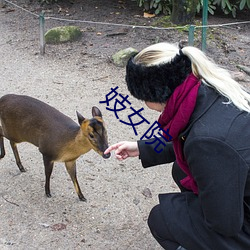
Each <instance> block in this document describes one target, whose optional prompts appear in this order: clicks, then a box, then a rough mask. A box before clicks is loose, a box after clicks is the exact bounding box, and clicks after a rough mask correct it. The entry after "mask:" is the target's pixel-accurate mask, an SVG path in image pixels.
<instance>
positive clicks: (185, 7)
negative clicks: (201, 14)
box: [171, 0, 198, 25]
mask: <svg viewBox="0 0 250 250" xmlns="http://www.w3.org/2000/svg"><path fill="white" fill-rule="evenodd" d="M197 4H198V0H173V8H172V13H171V22H172V23H174V24H178V25H185V24H192V23H193V22H194V18H195V14H196V6H197Z"/></svg>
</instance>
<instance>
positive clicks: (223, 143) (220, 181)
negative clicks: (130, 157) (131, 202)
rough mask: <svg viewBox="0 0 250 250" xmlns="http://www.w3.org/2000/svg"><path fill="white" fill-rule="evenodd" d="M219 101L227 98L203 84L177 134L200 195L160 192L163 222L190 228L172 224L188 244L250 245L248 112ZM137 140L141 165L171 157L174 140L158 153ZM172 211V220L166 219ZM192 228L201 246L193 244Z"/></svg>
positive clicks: (210, 246)
mask: <svg viewBox="0 0 250 250" xmlns="http://www.w3.org/2000/svg"><path fill="white" fill-rule="evenodd" d="M223 102H227V99H225V98H224V97H222V96H221V95H220V94H218V93H217V92H216V91H215V90H213V89H212V88H209V87H207V86H205V85H203V84H202V85H201V87H200V89H199V92H198V97H197V103H196V107H195V110H194V112H193V114H192V116H191V119H190V122H189V125H188V126H187V128H186V129H185V131H183V132H182V133H181V134H180V136H179V139H180V140H182V141H183V150H184V155H185V158H186V160H187V163H188V166H189V168H190V170H191V173H192V175H193V177H194V179H195V181H196V183H197V185H198V188H199V194H198V196H196V195H195V194H193V193H192V192H186V193H178V194H177V193H175V194H163V195H160V204H161V207H162V211H163V213H165V216H166V222H167V223H171V221H172V223H173V224H175V223H176V224H179V225H180V226H179V227H188V228H189V230H190V235H189V237H186V236H185V235H184V236H183V234H182V233H181V232H182V229H181V230H180V228H178V226H176V225H173V233H174V234H175V235H176V237H180V238H182V239H181V240H182V241H184V243H185V242H186V241H189V243H188V244H184V243H183V244H181V245H182V246H183V247H187V249H193V250H194V249H215V250H216V249H218V250H220V249H234V250H237V249H250V172H249V167H250V113H247V112H243V111H240V110H239V109H237V108H236V107H235V106H234V105H233V104H224V103H223ZM138 145H139V151H140V159H141V162H142V165H143V166H144V167H149V166H154V165H158V164H163V163H170V162H173V161H175V155H174V151H173V147H172V143H168V144H167V145H166V146H165V148H164V151H163V152H161V153H156V152H155V151H154V145H152V144H145V141H139V142H138ZM177 201H178V202H177ZM171 206H174V210H173V211H172V210H171V209H170V207H171ZM175 211H176V212H175ZM178 211H179V213H178ZM183 211H186V215H185V213H184V212H183ZM171 212H172V215H171V216H176V219H175V220H174V219H172V218H171V219H169V213H171ZM182 212H183V213H184V214H183V215H182ZM185 216H186V217H185ZM187 216H188V217H187ZM183 220H184V221H183ZM183 233H185V231H183ZM192 233H193V234H194V235H193V237H195V236H196V237H198V238H199V239H197V242H199V241H200V242H202V243H201V244H200V245H199V243H197V244H196V243H195V244H192V243H193V242H194V241H195V239H193V240H190V239H192V236H191V234H192ZM178 235H179V236H178ZM179 243H181V242H179ZM188 247H189V248H188ZM199 247H202V248H199Z"/></svg>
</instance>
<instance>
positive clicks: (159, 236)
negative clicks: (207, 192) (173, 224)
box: [148, 162, 188, 250]
mask: <svg viewBox="0 0 250 250" xmlns="http://www.w3.org/2000/svg"><path fill="white" fill-rule="evenodd" d="M172 176H173V179H174V181H175V182H176V184H177V185H178V187H179V188H180V190H181V192H185V191H188V190H186V189H185V188H184V187H182V186H181V184H180V180H182V179H183V178H185V177H186V175H185V173H184V172H183V171H182V170H181V169H180V167H179V166H178V164H177V163H176V162H175V163H174V164H173V168H172ZM148 226H149V228H150V231H151V233H152V235H153V236H154V238H155V239H156V240H157V241H158V243H159V244H160V245H161V246H162V247H163V248H164V249H168V250H176V249H177V248H178V247H179V246H180V244H178V242H176V241H175V238H174V236H173V235H171V233H170V231H169V229H168V227H167V225H166V223H165V221H164V218H163V216H162V214H161V211H160V205H156V206H155V207H153V209H152V210H151V212H150V214H149V217H148Z"/></svg>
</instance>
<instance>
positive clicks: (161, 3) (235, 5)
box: [136, 0, 250, 17]
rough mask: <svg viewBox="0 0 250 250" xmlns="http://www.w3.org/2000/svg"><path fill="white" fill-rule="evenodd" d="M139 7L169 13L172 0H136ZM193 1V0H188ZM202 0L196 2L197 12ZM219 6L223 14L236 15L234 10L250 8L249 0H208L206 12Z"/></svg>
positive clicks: (200, 7) (212, 13)
mask: <svg viewBox="0 0 250 250" xmlns="http://www.w3.org/2000/svg"><path fill="white" fill-rule="evenodd" d="M136 1H137V3H138V5H139V6H140V7H143V8H144V9H145V11H154V14H156V15H158V14H160V13H163V14H165V15H167V14H168V15H169V14H171V9H172V3H173V1H174V0H136ZM188 1H193V0H188ZM203 1H204V0H199V2H198V4H197V7H196V9H197V13H200V12H201V10H202V6H203ZM217 6H219V7H220V8H221V10H222V11H223V13H224V14H231V15H232V16H233V17H236V12H237V10H238V11H241V10H243V9H245V8H248V9H250V0H208V12H209V13H210V14H211V15H214V13H215V10H216V7H217Z"/></svg>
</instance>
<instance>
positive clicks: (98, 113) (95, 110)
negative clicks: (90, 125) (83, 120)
mask: <svg viewBox="0 0 250 250" xmlns="http://www.w3.org/2000/svg"><path fill="white" fill-rule="evenodd" d="M92 115H93V117H94V116H100V117H102V113H101V111H100V109H99V108H97V107H95V106H94V107H92Z"/></svg>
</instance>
